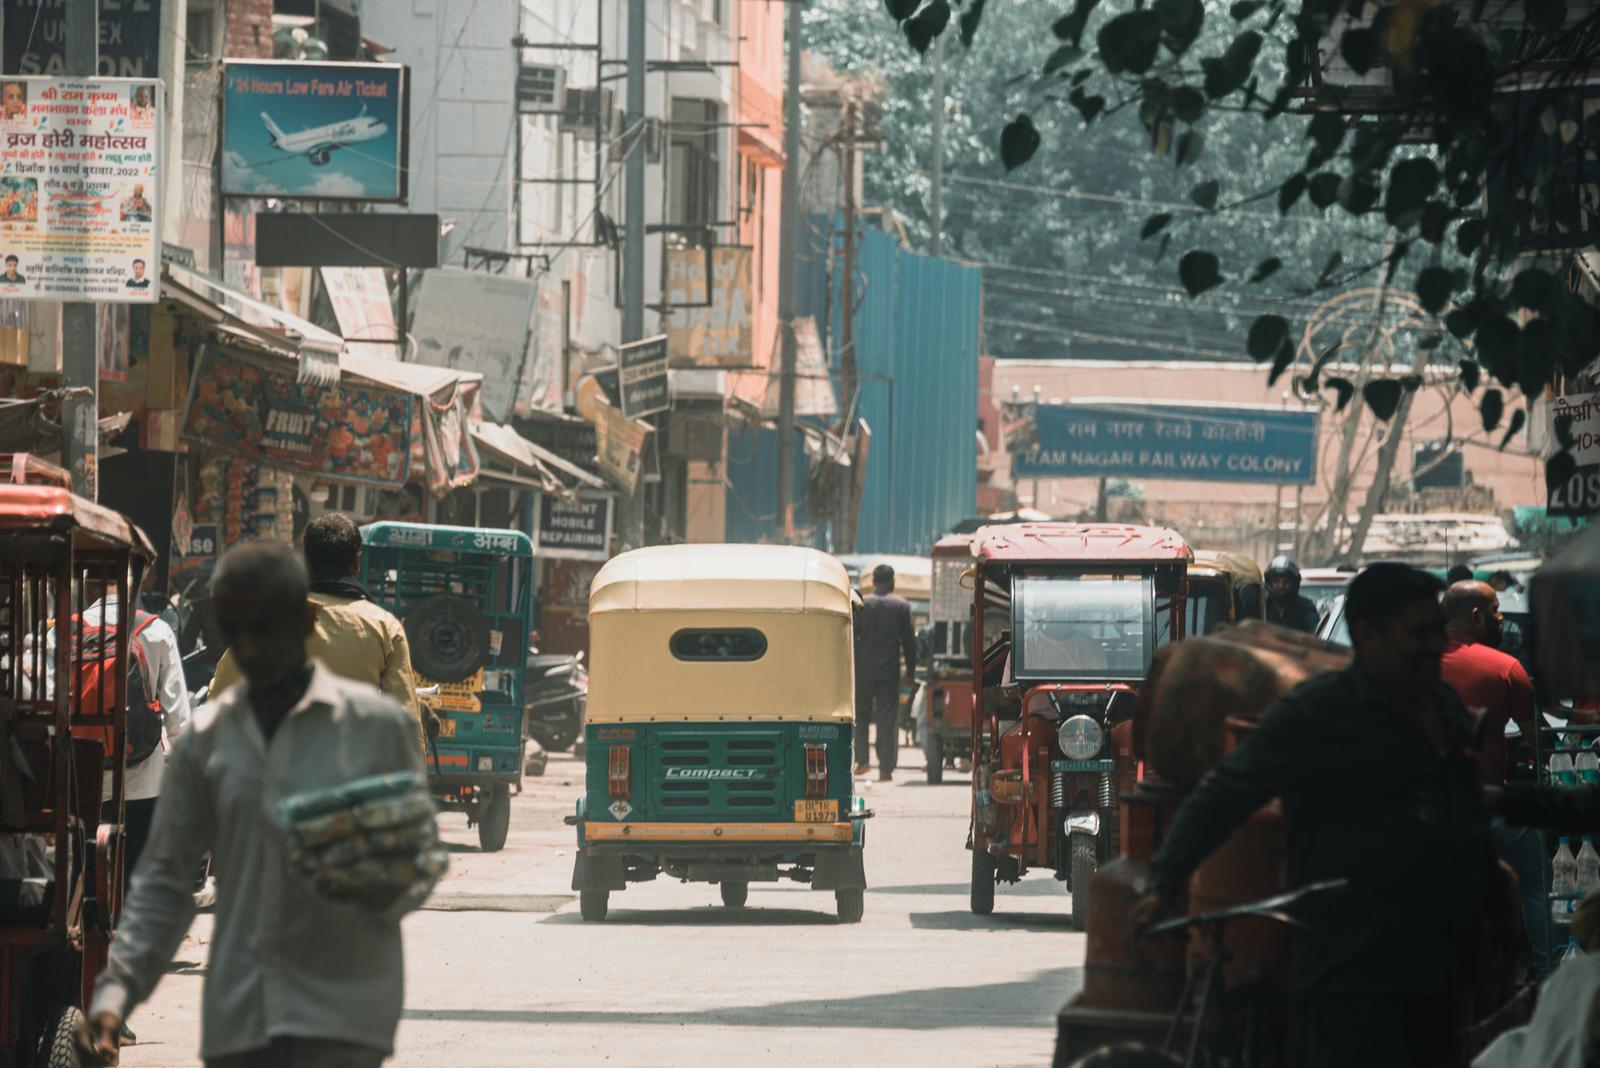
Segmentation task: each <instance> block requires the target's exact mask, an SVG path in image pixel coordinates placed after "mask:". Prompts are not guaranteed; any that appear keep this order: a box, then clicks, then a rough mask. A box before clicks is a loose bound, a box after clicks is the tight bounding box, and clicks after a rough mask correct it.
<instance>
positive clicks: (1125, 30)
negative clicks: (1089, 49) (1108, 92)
mask: <svg viewBox="0 0 1600 1068" xmlns="http://www.w3.org/2000/svg"><path fill="white" fill-rule="evenodd" d="M1095 44H1096V46H1097V47H1098V48H1099V51H1100V61H1101V62H1102V63H1104V64H1105V66H1106V70H1108V71H1110V72H1111V73H1112V74H1123V73H1127V74H1143V73H1144V72H1145V71H1147V70H1149V69H1150V66H1151V64H1153V63H1154V62H1155V61H1156V52H1157V51H1158V50H1159V49H1160V47H1161V16H1160V15H1159V14H1157V13H1156V12H1155V11H1152V10H1149V9H1145V10H1142V11H1129V12H1127V13H1125V14H1122V15H1118V16H1117V17H1116V18H1114V19H1112V20H1111V21H1109V22H1107V23H1106V24H1105V25H1104V26H1102V27H1100V33H1099V34H1098V35H1097V36H1096V38H1095Z"/></svg>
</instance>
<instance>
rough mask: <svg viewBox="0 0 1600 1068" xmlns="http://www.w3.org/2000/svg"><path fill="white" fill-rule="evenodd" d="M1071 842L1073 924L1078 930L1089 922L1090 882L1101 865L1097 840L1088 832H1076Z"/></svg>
mask: <svg viewBox="0 0 1600 1068" xmlns="http://www.w3.org/2000/svg"><path fill="white" fill-rule="evenodd" d="M1069 841H1070V843H1071V849H1072V853H1071V857H1070V860H1069V863H1070V864H1071V865H1072V868H1071V873H1070V883H1069V885H1070V886H1071V887H1072V926H1073V927H1074V928H1075V929H1076V930H1079V931H1081V930H1083V929H1084V927H1085V925H1087V924H1088V922H1089V884H1090V883H1092V882H1093V881H1094V873H1095V870H1096V869H1097V868H1099V867H1100V858H1099V856H1098V852H1097V850H1096V849H1095V841H1094V839H1093V838H1090V837H1089V836H1088V835H1086V834H1075V835H1072V836H1071V838H1070V839H1069Z"/></svg>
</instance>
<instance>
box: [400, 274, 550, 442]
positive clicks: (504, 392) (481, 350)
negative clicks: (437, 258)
mask: <svg viewBox="0 0 1600 1068" xmlns="http://www.w3.org/2000/svg"><path fill="white" fill-rule="evenodd" d="M536 293H537V290H536V288H535V286H534V283H533V282H531V281H530V280H528V279H526V278H506V277H504V276H502V275H497V274H488V273H486V272H484V271H468V270H463V269H462V268H459V267H440V268H437V269H435V270H431V271H428V272H427V273H426V274H424V275H423V276H422V286H421V288H420V290H419V291H418V292H417V294H416V297H415V300H414V301H413V306H414V307H415V309H416V310H415V312H414V313H413V314H412V316H411V336H412V338H413V339H414V340H415V341H416V345H417V351H416V361H417V362H418V363H426V364H431V365H433V366H435V367H453V368H456V369H457V370H461V371H476V372H478V373H479V374H481V375H483V409H484V412H485V413H486V414H487V415H488V416H489V417H490V418H491V419H493V420H494V421H496V422H501V423H504V422H509V421H510V419H511V414H512V405H513V401H514V399H515V397H516V390H517V377H518V375H519V374H520V373H521V371H522V369H523V354H524V353H525V352H526V351H527V348H528V320H529V318H530V317H531V316H532V315H533V310H534V300H535V297H536Z"/></svg>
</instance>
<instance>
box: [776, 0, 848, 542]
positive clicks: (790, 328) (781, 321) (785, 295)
mask: <svg viewBox="0 0 1600 1068" xmlns="http://www.w3.org/2000/svg"><path fill="white" fill-rule="evenodd" d="M787 14H788V27H787V30H786V32H785V33H784V37H785V38H786V39H787V42H788V46H789V56H788V59H789V68H788V78H787V80H786V82H785V83H784V89H783V205H782V214H781V215H780V216H779V231H778V338H779V342H780V347H779V357H778V358H779V366H778V516H779V519H780V520H781V522H782V523H783V536H784V539H785V540H788V539H790V538H792V537H793V536H794V393H795V381H794V364H795V338H794V308H795V283H796V268H797V263H796V260H797V259H798V257H799V254H800V210H801V209H800V47H801V46H800V30H801V23H800V15H801V0H789V6H788V11H787ZM846 314H849V312H848V309H847V310H846Z"/></svg>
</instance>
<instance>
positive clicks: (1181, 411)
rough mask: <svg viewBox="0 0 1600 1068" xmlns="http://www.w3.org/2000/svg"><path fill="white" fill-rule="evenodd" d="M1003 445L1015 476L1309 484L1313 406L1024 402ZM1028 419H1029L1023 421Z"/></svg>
mask: <svg viewBox="0 0 1600 1068" xmlns="http://www.w3.org/2000/svg"><path fill="white" fill-rule="evenodd" d="M1027 411H1028V414H1029V416H1030V417H1031V418H1029V419H1027V420H1026V421H1025V422H1024V423H1023V425H1021V426H1018V427H1016V428H1015V430H1014V431H1013V432H1012V434H1011V436H1010V441H1009V443H1008V448H1009V449H1010V451H1011V454H1012V462H1011V473H1012V476H1013V477H1014V478H1084V477H1089V478H1169V479H1188V480H1196V481H1203V482H1266V483H1272V484H1276V485H1285V486H1293V485H1310V484H1311V483H1312V482H1313V481H1314V480H1315V478H1316V467H1317V413H1316V412H1303V411H1288V410H1286V409H1280V408H1211V407H1206V406H1203V405H1196V404H1144V403H1141V402H1137V401H1129V402H1126V403H1123V402H1118V401H1105V402H1099V403H1095V404H1067V405H1039V406H1037V407H1030V408H1029V409H1028V410H1027ZM1030 424H1031V425H1030Z"/></svg>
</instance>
